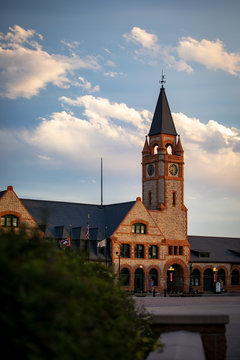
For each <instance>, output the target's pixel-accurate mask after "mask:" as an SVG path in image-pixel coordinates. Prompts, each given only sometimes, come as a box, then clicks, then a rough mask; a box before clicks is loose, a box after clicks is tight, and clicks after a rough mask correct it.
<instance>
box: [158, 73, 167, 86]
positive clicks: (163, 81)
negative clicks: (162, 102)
mask: <svg viewBox="0 0 240 360" xmlns="http://www.w3.org/2000/svg"><path fill="white" fill-rule="evenodd" d="M159 82H160V83H161V84H162V88H163V84H164V83H165V82H166V80H165V75H163V70H162V80H161V81H159Z"/></svg>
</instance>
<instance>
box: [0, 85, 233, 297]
mask: <svg viewBox="0 0 240 360" xmlns="http://www.w3.org/2000/svg"><path fill="white" fill-rule="evenodd" d="M143 142H144V139H143ZM0 218H1V225H0V226H1V228H2V229H7V228H15V229H16V231H17V229H18V228H19V227H20V226H21V225H22V224H25V225H26V226H27V227H28V228H29V229H33V228H36V227H38V228H39V229H40V230H41V231H42V234H43V236H45V237H53V238H55V239H56V240H57V241H60V240H63V239H65V238H70V239H71V246H72V248H73V249H80V250H81V251H85V250H86V251H88V253H89V259H90V260H91V261H95V260H101V261H103V262H104V263H106V265H108V266H110V265H112V266H113V269H114V271H115V273H116V274H117V276H119V278H120V281H121V283H122V286H123V288H124V289H125V290H128V291H135V292H147V291H152V290H153V289H155V290H156V291H157V292H161V293H162V292H164V290H165V289H166V290H167V291H168V292H188V291H192V290H194V291H196V290H197V291H199V292H209V291H210V292H211V291H215V288H216V282H219V283H220V284H221V290H224V291H231V292H234V291H235V292H236V291H240V238H223V237H206V236H189V235H188V233H187V208H186V207H185V205H184V150H183V146H182V144H181V140H180V136H179V135H178V134H177V131H176V128H175V125H174V122H173V118H172V115H171V111H170V108H169V105H168V100H167V97H166V93H165V88H164V87H163V86H162V87H161V90H160V94H159V97H158V101H157V104H156V109H155V112H154V116H153V120H152V124H151V127H150V131H149V134H148V136H147V137H146V139H145V143H144V146H143V150H142V198H140V197H138V198H137V199H136V201H130V202H126V203H118V204H110V205H92V204H81V203H67V202H58V201H44V200H30V199H19V198H18V196H17V194H16V193H15V192H14V190H13V187H12V186H9V187H8V188H7V190H4V191H2V192H0ZM88 227H89V233H88V235H87V236H86V230H87V228H88Z"/></svg>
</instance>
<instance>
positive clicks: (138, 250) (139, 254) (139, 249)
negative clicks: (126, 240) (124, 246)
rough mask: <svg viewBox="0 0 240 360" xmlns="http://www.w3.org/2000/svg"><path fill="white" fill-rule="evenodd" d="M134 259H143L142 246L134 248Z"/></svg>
mask: <svg viewBox="0 0 240 360" xmlns="http://www.w3.org/2000/svg"><path fill="white" fill-rule="evenodd" d="M135 257H136V258H138V259H143V258H144V246H143V245H136V246H135Z"/></svg>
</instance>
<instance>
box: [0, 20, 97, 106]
mask: <svg viewBox="0 0 240 360" xmlns="http://www.w3.org/2000/svg"><path fill="white" fill-rule="evenodd" d="M9 29H10V31H9V32H8V33H7V34H6V35H3V34H1V35H0V70H1V72H0V83H1V85H0V96H2V97H7V98H10V99H15V98H17V97H20V96H22V97H25V98H30V97H32V96H34V95H37V94H38V93H39V91H40V89H44V88H45V87H46V85H47V84H48V83H52V84H54V85H56V86H59V87H64V88H66V87H69V86H70V84H71V79H70V77H69V75H70V73H71V72H73V71H74V70H76V69H81V68H87V69H93V70H97V69H99V68H100V66H99V64H98V62H97V60H96V58H94V57H87V58H85V59H81V58H80V57H79V56H77V55H72V56H71V57H68V56H63V55H59V54H49V53H48V52H46V51H44V50H42V47H41V45H40V44H39V43H38V42H37V41H35V40H34V39H33V38H34V37H38V38H39V39H41V40H42V36H41V35H39V34H37V33H36V32H35V31H34V30H24V29H23V28H21V27H20V26H17V25H15V26H14V27H13V28H9Z"/></svg>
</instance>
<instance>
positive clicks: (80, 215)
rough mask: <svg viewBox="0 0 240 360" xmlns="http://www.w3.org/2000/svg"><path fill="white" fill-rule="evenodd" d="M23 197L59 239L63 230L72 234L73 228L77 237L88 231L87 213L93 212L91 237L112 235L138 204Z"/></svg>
mask: <svg viewBox="0 0 240 360" xmlns="http://www.w3.org/2000/svg"><path fill="white" fill-rule="evenodd" d="M20 200H21V201H22V203H23V204H24V205H25V207H26V208H27V210H28V211H29V212H30V214H31V215H32V217H33V218H34V220H35V221H36V222H37V223H38V225H40V226H43V225H46V232H48V233H49V234H52V236H54V237H57V238H58V237H59V236H61V234H62V233H63V231H64V230H65V231H67V232H68V233H69V234H70V231H71V232H72V235H74V237H75V236H76V238H79V237H80V232H82V233H84V234H85V232H86V228H87V223H88V214H90V219H89V227H90V239H91V238H92V239H96V236H97V239H98V240H102V239H104V238H105V237H109V236H110V235H112V233H113V232H114V231H115V229H116V228H117V226H118V225H119V224H120V222H121V221H122V220H123V218H124V217H125V216H126V214H127V213H128V211H129V210H130V209H131V207H132V206H133V204H134V203H135V202H134V201H130V202H125V203H118V204H112V205H103V206H101V205H93V204H82V203H70V202H60V201H45V200H29V199H20ZM77 229H78V230H77ZM93 229H95V230H93ZM94 231H95V232H94ZM77 232H78V234H77ZM60 233H61V234H60ZM82 235H83V234H82Z"/></svg>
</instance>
